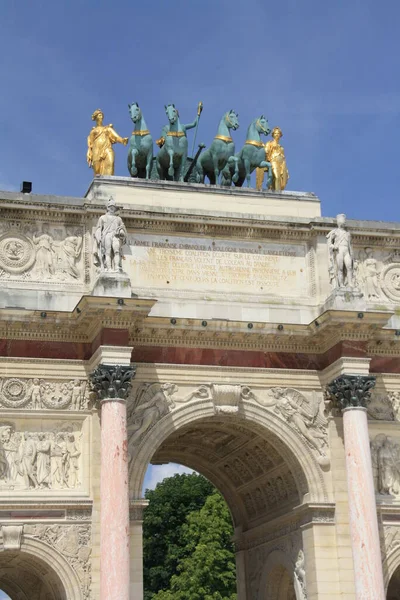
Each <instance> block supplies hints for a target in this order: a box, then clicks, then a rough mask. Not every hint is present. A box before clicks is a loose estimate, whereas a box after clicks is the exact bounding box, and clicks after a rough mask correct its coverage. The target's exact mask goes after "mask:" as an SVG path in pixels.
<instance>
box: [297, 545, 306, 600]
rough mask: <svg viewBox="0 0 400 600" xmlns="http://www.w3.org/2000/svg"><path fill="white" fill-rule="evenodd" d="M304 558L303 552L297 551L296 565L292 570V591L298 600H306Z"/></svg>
mask: <svg viewBox="0 0 400 600" xmlns="http://www.w3.org/2000/svg"><path fill="white" fill-rule="evenodd" d="M304 567H305V558H304V552H303V550H299V554H298V556H297V560H296V565H295V568H294V589H295V591H296V598H297V599H298V600H306V599H307V592H306V571H305V568H304Z"/></svg>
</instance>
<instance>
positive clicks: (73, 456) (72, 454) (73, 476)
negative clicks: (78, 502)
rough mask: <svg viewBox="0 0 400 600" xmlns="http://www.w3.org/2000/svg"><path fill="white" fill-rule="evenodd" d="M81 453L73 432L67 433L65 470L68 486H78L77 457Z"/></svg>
mask: <svg viewBox="0 0 400 600" xmlns="http://www.w3.org/2000/svg"><path fill="white" fill-rule="evenodd" d="M80 455H81V453H80V450H79V449H78V446H77V444H76V441H75V436H74V434H73V433H68V434H67V460H66V465H65V468H66V472H67V474H68V487H70V488H75V487H79V486H80V481H79V463H78V459H79V457H80Z"/></svg>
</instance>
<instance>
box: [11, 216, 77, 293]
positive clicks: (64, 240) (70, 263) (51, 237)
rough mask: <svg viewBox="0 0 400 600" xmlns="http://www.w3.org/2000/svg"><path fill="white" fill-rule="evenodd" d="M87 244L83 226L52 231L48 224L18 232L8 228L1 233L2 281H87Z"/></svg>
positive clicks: (31, 225) (62, 226)
mask: <svg viewBox="0 0 400 600" xmlns="http://www.w3.org/2000/svg"><path fill="white" fill-rule="evenodd" d="M4 225H5V224H3V226H1V227H0V231H1V229H3V230H4ZM83 241H84V230H83V228H81V227H78V228H77V227H72V228H68V227H65V226H64V225H61V226H60V227H58V228H50V227H49V225H48V224H46V223H44V224H42V225H40V224H38V223H34V224H33V223H32V224H28V223H26V224H24V225H23V226H22V227H19V228H18V229H16V228H15V229H13V228H11V229H7V230H6V231H4V233H2V234H1V233H0V279H6V280H17V281H18V280H21V281H32V282H42V281H46V282H49V283H51V282H53V281H54V282H63V281H65V282H74V283H79V282H83V281H84V280H85V279H86V277H85V265H84V261H83V260H82V259H83V245H84V243H83Z"/></svg>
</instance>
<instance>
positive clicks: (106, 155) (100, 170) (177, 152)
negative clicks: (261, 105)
mask: <svg viewBox="0 0 400 600" xmlns="http://www.w3.org/2000/svg"><path fill="white" fill-rule="evenodd" d="M128 108H129V115H130V118H131V120H132V122H133V123H134V130H133V131H132V135H131V138H130V139H128V138H127V137H126V138H122V137H120V136H119V135H118V134H117V132H116V131H115V130H114V128H113V126H112V125H104V124H103V119H104V114H103V112H102V111H101V110H100V109H98V110H96V111H95V112H94V113H93V115H92V120H93V121H95V122H96V125H95V126H94V127H93V129H92V130H91V132H90V134H89V136H88V151H87V162H88V165H89V167H91V168H93V171H94V174H95V175H114V150H113V144H116V143H120V144H124V145H125V146H126V145H127V144H128V143H129V147H128V170H129V173H130V175H131V176H132V177H139V178H142V179H151V178H157V179H162V180H170V181H192V182H197V183H205V181H206V178H207V179H208V181H209V183H210V184H211V185H222V186H231V185H232V184H234V185H235V186H238V187H241V186H242V185H243V184H244V183H245V182H246V185H247V187H250V182H251V174H252V173H253V171H254V170H256V188H257V189H258V190H261V189H262V187H263V182H264V178H265V174H266V189H269V190H276V191H281V190H284V189H285V187H286V185H287V182H288V179H289V172H288V169H287V166H286V158H285V152H284V149H283V147H282V146H281V144H280V139H281V137H282V131H281V129H280V128H279V127H275V128H274V129H273V130H272V140H269V141H267V142H263V141H262V140H261V136H262V135H263V136H268V135H269V134H270V133H271V128H270V126H269V123H268V120H267V119H266V118H265V117H264V115H261V116H259V117H257V118H255V119H254V120H253V121H252V122H251V123H250V125H249V127H248V129H247V134H246V141H245V144H244V146H243V148H241V150H239V152H235V142H234V140H233V138H232V135H231V132H232V131H236V129H238V127H239V115H238V114H237V113H236V112H235V111H234V110H229V111H228V112H226V113H225V114H224V115H222V117H221V120H220V122H219V125H218V130H217V134H216V135H215V137H214V139H213V141H212V143H211V145H210V147H209V148H207V150H205V151H204V152H202V150H203V148H205V146H204V145H203V144H199V147H198V150H197V153H196V155H195V156H194V157H193V158H188V138H187V131H188V130H189V129H195V138H194V141H193V150H192V154H193V152H194V146H195V139H196V134H197V128H198V125H199V120H200V116H201V112H202V109H203V104H202V103H201V102H199V105H198V107H197V115H196V118H195V119H194V121H193V122H192V123H188V124H183V123H181V121H180V117H179V111H178V110H177V108H176V107H175V105H174V104H168V105H166V106H165V112H166V115H167V119H168V123H167V124H166V125H165V127H163V130H162V133H161V137H160V138H159V139H158V140H156V144H157V145H158V146H159V151H158V153H157V155H156V157H155V158H154V155H153V138H152V136H151V133H150V131H149V129H148V128H147V125H146V122H145V120H144V117H143V113H142V111H141V108H140V107H139V104H138V103H137V102H133V103H132V104H128Z"/></svg>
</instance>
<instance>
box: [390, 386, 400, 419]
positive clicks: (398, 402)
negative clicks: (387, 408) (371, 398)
mask: <svg viewBox="0 0 400 600" xmlns="http://www.w3.org/2000/svg"><path fill="white" fill-rule="evenodd" d="M389 401H390V403H391V405H392V409H393V414H394V418H395V419H397V420H399V415H400V392H390V393H389Z"/></svg>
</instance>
